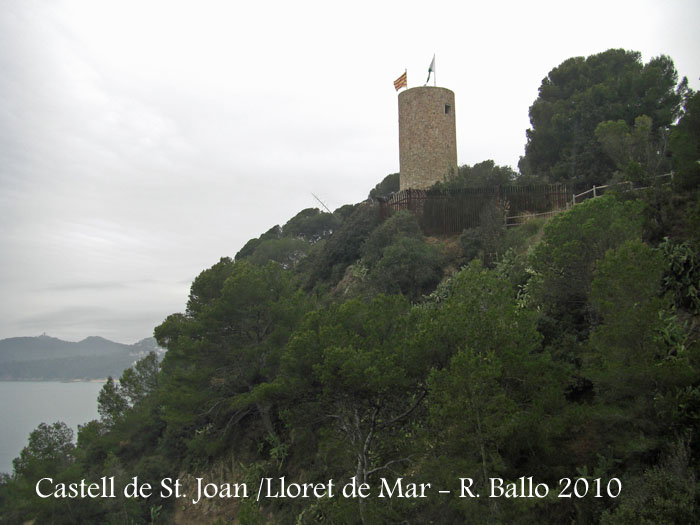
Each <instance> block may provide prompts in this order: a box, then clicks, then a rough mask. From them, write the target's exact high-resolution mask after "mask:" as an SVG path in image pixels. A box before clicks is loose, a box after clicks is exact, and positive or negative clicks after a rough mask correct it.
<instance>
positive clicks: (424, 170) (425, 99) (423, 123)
mask: <svg viewBox="0 0 700 525" xmlns="http://www.w3.org/2000/svg"><path fill="white" fill-rule="evenodd" d="M399 162H400V170H401V178H400V180H401V182H400V188H401V189H402V190H405V189H408V188H411V189H427V188H429V187H430V186H432V185H433V184H434V183H435V182H438V181H441V180H444V179H445V178H446V177H447V176H448V175H450V174H451V173H454V174H456V173H457V137H456V131H455V95H454V93H453V92H452V91H450V90H449V89H446V88H441V87H432V86H423V87H415V88H411V89H407V90H405V91H403V92H401V93H400V94H399Z"/></svg>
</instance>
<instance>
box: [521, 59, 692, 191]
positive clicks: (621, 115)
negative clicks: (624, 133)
mask: <svg viewBox="0 0 700 525" xmlns="http://www.w3.org/2000/svg"><path fill="white" fill-rule="evenodd" d="M686 90H687V80H686V79H683V80H682V81H681V82H680V83H678V74H677V72H676V69H675V67H674V65H673V61H672V60H671V59H670V58H669V57H667V56H663V55H662V56H659V57H656V58H652V59H651V60H650V61H649V62H648V63H646V64H643V63H642V61H641V55H640V54H639V53H638V52H633V51H624V50H622V49H610V50H608V51H605V52H603V53H599V54H597V55H591V56H589V57H587V58H583V57H575V58H570V59H568V60H566V61H564V62H563V63H562V64H560V65H559V66H557V67H556V68H554V69H552V70H551V71H550V72H549V74H548V75H547V76H546V77H545V78H544V79H543V80H542V85H541V86H540V89H539V96H538V97H537V99H536V100H535V102H534V103H533V104H532V106H530V124H531V126H532V127H531V128H530V129H528V130H527V144H526V146H525V156H524V157H522V158H521V161H520V164H519V167H520V171H521V172H522V173H524V174H526V175H538V176H540V177H542V178H545V179H548V180H551V181H571V182H574V183H583V184H585V185H589V186H590V185H591V184H602V183H604V182H605V181H606V180H607V179H608V178H609V177H610V175H611V174H612V172H613V171H614V169H615V166H614V163H613V162H612V160H610V158H609V157H608V156H606V155H604V154H603V151H602V149H601V146H600V143H599V142H598V141H597V140H596V137H595V129H596V127H597V126H598V124H600V123H601V122H605V121H618V120H622V121H624V122H625V123H626V124H627V125H628V126H632V125H633V124H634V120H635V119H636V118H637V117H639V116H641V115H647V116H649V117H650V118H651V130H652V131H651V133H652V137H653V140H654V141H657V140H659V139H660V134H662V133H663V132H664V131H663V130H666V129H667V128H669V126H670V125H671V124H673V122H674V121H675V120H676V118H677V117H678V115H679V111H680V107H681V103H682V100H683V94H684V93H685V91H686Z"/></svg>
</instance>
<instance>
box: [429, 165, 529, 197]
mask: <svg viewBox="0 0 700 525" xmlns="http://www.w3.org/2000/svg"><path fill="white" fill-rule="evenodd" d="M516 178H517V173H516V172H515V171H513V169H512V168H511V167H510V166H498V165H496V163H495V162H494V161H492V160H485V161H482V162H477V163H476V164H474V165H473V166H470V165H469V164H464V165H463V166H460V167H459V170H458V172H457V173H456V174H455V175H454V176H453V177H448V179H447V180H446V181H444V182H438V183H436V185H435V186H436V187H437V188H440V189H446V190H458V189H461V188H482V187H485V186H505V185H507V184H513V183H514V182H515V181H516Z"/></svg>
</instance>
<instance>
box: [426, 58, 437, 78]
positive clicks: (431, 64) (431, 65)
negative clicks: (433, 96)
mask: <svg viewBox="0 0 700 525" xmlns="http://www.w3.org/2000/svg"><path fill="white" fill-rule="evenodd" d="M430 73H435V55H433V61H432V62H431V63H430V67H429V68H428V80H426V81H425V83H426V84H427V83H428V82H429V81H430Z"/></svg>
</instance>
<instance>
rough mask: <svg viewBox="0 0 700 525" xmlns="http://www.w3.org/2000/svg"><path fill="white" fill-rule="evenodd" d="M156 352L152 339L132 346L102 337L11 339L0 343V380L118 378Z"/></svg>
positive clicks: (158, 350)
mask: <svg viewBox="0 0 700 525" xmlns="http://www.w3.org/2000/svg"><path fill="white" fill-rule="evenodd" d="M149 352H156V353H158V354H159V355H162V354H163V353H164V350H162V349H160V348H159V347H158V345H157V344H156V340H155V339H154V338H152V337H149V338H147V339H142V340H141V341H139V342H137V343H134V344H132V345H125V344H121V343H115V342H114V341H110V340H108V339H105V338H103V337H95V336H92V337H87V338H85V339H83V340H82V341H79V342H77V343H73V342H69V341H62V340H61V339H57V338H55V337H50V336H47V335H41V336H39V337H12V338H9V339H2V340H0V380H4V381H12V380H44V381H55V380H87V379H101V378H105V377H107V376H110V375H111V376H113V377H119V376H120V375H121V373H122V372H123V371H124V369H126V368H128V367H130V366H131V365H133V364H134V363H135V362H136V361H138V360H139V359H141V358H142V357H144V356H145V355H147V354H148V353H149Z"/></svg>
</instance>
